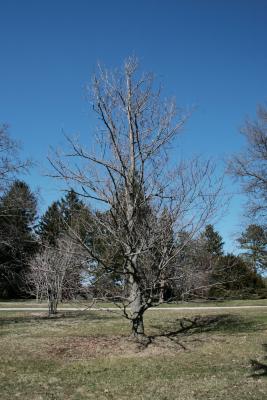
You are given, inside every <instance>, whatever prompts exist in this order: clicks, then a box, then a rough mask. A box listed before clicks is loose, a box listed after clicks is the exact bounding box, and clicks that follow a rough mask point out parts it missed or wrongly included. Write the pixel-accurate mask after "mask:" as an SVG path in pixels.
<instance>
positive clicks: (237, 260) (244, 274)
mask: <svg viewBox="0 0 267 400" xmlns="http://www.w3.org/2000/svg"><path fill="white" fill-rule="evenodd" d="M213 279H214V280H215V281H216V282H217V284H216V285H214V286H213V287H212V288H211V289H210V296H211V297H220V298H225V297H230V298H250V297H251V296H252V295H253V294H257V292H258V291H260V290H261V289H262V290H264V289H265V288H266V286H265V283H264V281H263V279H262V278H261V277H260V276H259V275H257V273H256V272H255V271H253V270H252V269H251V266H250V265H249V264H248V263H247V262H246V261H245V260H244V259H242V258H241V257H239V256H235V255H234V254H227V255H225V256H221V257H220V258H219V260H218V262H217V264H216V268H215V269H214V270H213ZM219 283H220V284H219ZM265 295H266V292H265Z"/></svg>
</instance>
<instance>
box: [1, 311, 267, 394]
mask: <svg viewBox="0 0 267 400" xmlns="http://www.w3.org/2000/svg"><path fill="white" fill-rule="evenodd" d="M196 315H198V316H199V318H197V319H196V320H194V324H192V323H191V322H190V320H193V319H194V318H195V316H196ZM184 317H185V318H186V320H184V322H183V324H182V325H181V324H180V319H181V318H184ZM146 326H147V334H148V335H149V336H150V339H151V343H150V344H149V345H148V346H147V347H142V346H140V345H139V346H138V345H136V344H135V343H133V342H132V341H130V340H129V339H128V333H129V326H128V322H127V321H126V320H124V319H122V318H121V317H120V315H119V314H118V313H114V312H100V311H94V312H93V311H88V312H85V313H72V312H67V311H66V312H65V313H64V314H61V315H59V316H58V317H56V318H52V319H48V318H47V317H46V314H45V313H39V312H34V313H32V314H30V313H24V312H13V311H8V312H1V313H0V348H1V355H0V358H1V360H0V361H1V362H0V398H1V400H11V399H12V400H13V399H17V398H18V399H25V400H26V399H27V400H41V399H43V400H48V399H67V400H68V399H73V400H82V399H96V400H98V399H99V400H102V399H103V400H108V399H116V400H122V399H127V400H128V399H134V400H135V399H136V400H137V399H156V400H180V399H181V400H193V399H194V400H195V399H199V400H202V399H203V400H206V399H217V400H219V399H220V400H222V399H226V400H230V399H231V400H232V399H233V400H235V399H236V400H237V399H238V400H240V399H242V400H243V399H244V400H247V399H255V400H261V399H262V400H263V399H266V393H267V377H257V378H253V377H252V376H251V374H252V371H251V369H250V359H255V358H256V359H263V356H264V351H263V348H262V344H264V343H266V342H267V310H266V309H261V310H259V309H257V310H230V311H227V312H225V311H224V310H216V311H215V310H214V311H210V310H206V311H203V310H202V311H201V312H198V311H197V310H190V311H184V310H183V311H170V310H166V311H164V312H162V311H159V312H157V311H154V312H153V313H147V314H146ZM162 333H165V335H164V336H161V334H162Z"/></svg>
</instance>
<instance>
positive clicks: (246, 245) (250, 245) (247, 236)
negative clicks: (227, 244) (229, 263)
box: [238, 224, 267, 272]
mask: <svg viewBox="0 0 267 400" xmlns="http://www.w3.org/2000/svg"><path fill="white" fill-rule="evenodd" d="M238 242H239V243H240V247H241V249H243V250H245V252H244V253H243V257H244V258H245V260H246V261H247V262H249V264H250V265H251V266H252V268H253V269H254V271H255V272H257V271H262V270H264V269H266V268H267V232H266V231H265V230H264V229H263V227H262V226H260V225H255V224H252V225H249V226H248V227H247V229H246V230H245V232H243V233H242V235H241V237H240V238H239V239H238Z"/></svg>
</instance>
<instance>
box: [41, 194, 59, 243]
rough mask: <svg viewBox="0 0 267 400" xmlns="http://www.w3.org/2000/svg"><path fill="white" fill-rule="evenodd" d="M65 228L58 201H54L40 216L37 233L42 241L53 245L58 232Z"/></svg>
mask: <svg viewBox="0 0 267 400" xmlns="http://www.w3.org/2000/svg"><path fill="white" fill-rule="evenodd" d="M63 230H65V226H64V220H63V216H62V210H61V208H60V204H59V202H58V201H54V202H53V203H52V204H51V206H49V207H48V209H47V211H46V212H45V214H44V215H43V216H42V218H41V220H40V222H39V226H38V228H37V233H38V235H39V237H40V239H41V241H42V242H47V243H48V244H50V245H52V246H55V245H56V241H57V239H58V238H59V235H60V233H62V231H63Z"/></svg>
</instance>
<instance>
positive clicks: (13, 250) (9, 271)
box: [0, 181, 37, 298]
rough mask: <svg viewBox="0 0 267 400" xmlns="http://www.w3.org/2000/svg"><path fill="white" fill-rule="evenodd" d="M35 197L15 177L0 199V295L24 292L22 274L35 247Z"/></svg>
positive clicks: (20, 294) (19, 294) (5, 295)
mask: <svg viewBox="0 0 267 400" xmlns="http://www.w3.org/2000/svg"><path fill="white" fill-rule="evenodd" d="M36 208H37V199H36V196H35V194H33V193H32V192H31V190H30V188H29V186H28V185H27V184H26V183H25V182H22V181H15V182H14V183H13V184H12V185H11V187H10V188H9V189H8V190H6V192H5V193H4V194H3V196H2V197H1V200H0V285H1V286H0V296H1V297H14V298H15V297H20V296H22V295H23V294H25V291H24V288H23V275H24V273H25V271H26V270H27V267H28V260H29V258H30V257H31V256H32V255H33V254H34V252H35V251H36V249H37V240H36V237H35V235H34V223H35V221H36V212H37V211H36Z"/></svg>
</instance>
